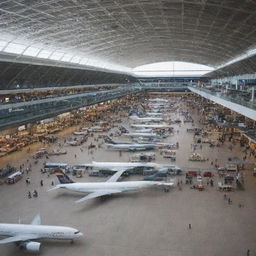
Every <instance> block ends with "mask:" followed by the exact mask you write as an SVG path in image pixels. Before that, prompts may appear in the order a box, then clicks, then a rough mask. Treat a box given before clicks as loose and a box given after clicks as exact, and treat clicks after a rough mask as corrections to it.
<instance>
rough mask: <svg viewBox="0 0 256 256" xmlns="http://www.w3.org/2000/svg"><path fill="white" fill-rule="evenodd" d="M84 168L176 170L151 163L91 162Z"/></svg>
mask: <svg viewBox="0 0 256 256" xmlns="http://www.w3.org/2000/svg"><path fill="white" fill-rule="evenodd" d="M84 166H88V167H92V168H94V169H98V170H100V169H104V170H112V171H125V170H127V169H131V168H135V167H148V168H156V169H159V168H163V167H169V168H177V167H176V166H175V165H169V164H158V163H152V162H135V163H130V162H94V161H93V162H92V163H91V164H84Z"/></svg>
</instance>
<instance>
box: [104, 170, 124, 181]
mask: <svg viewBox="0 0 256 256" xmlns="http://www.w3.org/2000/svg"><path fill="white" fill-rule="evenodd" d="M119 168H120V167H119ZM126 169H127V168H125V169H124V168H123V169H122V170H120V169H119V171H117V172H116V173H115V174H114V175H112V176H111V177H110V178H109V179H108V180H107V181H106V182H116V181H117V180H118V179H119V178H120V176H121V175H122V174H123V173H124V172H125V170H126Z"/></svg>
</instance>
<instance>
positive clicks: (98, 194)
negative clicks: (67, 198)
mask: <svg viewBox="0 0 256 256" xmlns="http://www.w3.org/2000/svg"><path fill="white" fill-rule="evenodd" d="M121 192H122V191H121V190H102V191H97V192H93V193H90V194H89V195H87V196H85V197H83V198H81V199H79V200H77V201H75V202H76V203H81V202H84V201H87V200H89V199H93V198H97V197H101V196H106V195H111V194H117V193H121Z"/></svg>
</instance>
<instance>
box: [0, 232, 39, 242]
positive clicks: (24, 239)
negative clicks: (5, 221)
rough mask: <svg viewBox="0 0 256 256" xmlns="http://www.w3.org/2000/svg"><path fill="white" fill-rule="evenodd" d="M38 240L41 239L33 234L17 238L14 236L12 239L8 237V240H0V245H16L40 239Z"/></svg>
mask: <svg viewBox="0 0 256 256" xmlns="http://www.w3.org/2000/svg"><path fill="white" fill-rule="evenodd" d="M38 238H40V237H39V236H38V235H32V234H28V235H17V236H12V237H8V238H5V239H2V240H0V244H8V243H14V242H21V241H27V240H33V239H38Z"/></svg>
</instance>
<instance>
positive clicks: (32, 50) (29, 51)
mask: <svg viewBox="0 0 256 256" xmlns="http://www.w3.org/2000/svg"><path fill="white" fill-rule="evenodd" d="M39 52H40V49H39V48H36V47H32V46H30V47H28V48H27V49H26V50H25V52H24V53H23V55H27V56H32V57H35V56H36V55H37V54H38V53H39Z"/></svg>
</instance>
